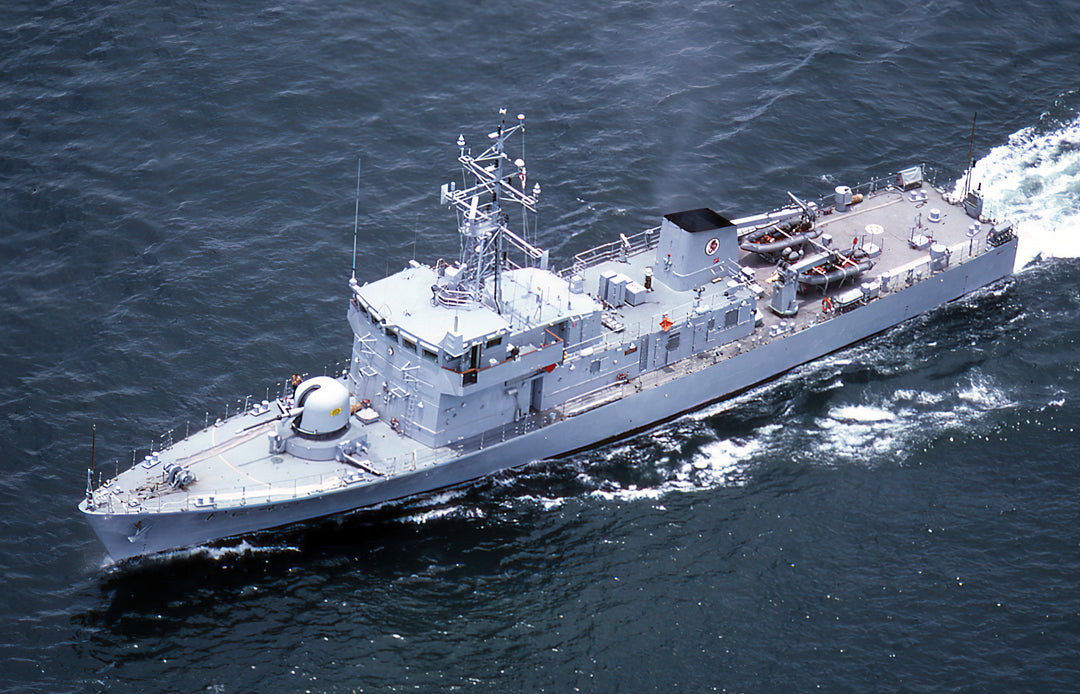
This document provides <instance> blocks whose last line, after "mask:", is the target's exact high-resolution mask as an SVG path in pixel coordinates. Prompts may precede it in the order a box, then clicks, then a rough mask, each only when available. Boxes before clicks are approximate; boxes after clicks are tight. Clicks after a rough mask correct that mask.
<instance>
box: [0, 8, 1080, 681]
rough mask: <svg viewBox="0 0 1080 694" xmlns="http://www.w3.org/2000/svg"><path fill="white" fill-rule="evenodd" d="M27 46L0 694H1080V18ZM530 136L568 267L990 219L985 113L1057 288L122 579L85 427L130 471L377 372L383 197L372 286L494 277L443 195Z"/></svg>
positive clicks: (27, 30) (246, 23)
mask: <svg viewBox="0 0 1080 694" xmlns="http://www.w3.org/2000/svg"><path fill="white" fill-rule="evenodd" d="M151 5H152V6H151ZM0 16H2V18H3V20H2V22H0V77H2V78H0V115H2V117H3V125H2V126H0V444H2V448H0V570H2V576H3V590H2V591H0V624H2V625H3V627H4V628H3V629H2V630H0V690H2V691H5V692H8V691H11V692H31V691H32V692H69V691H70V692H83V691H91V692H97V691H118V692H127V691H162V692H195V691H214V692H268V691H274V692H278V691H280V692H301V691H311V692H353V691H422V692H429V691H497V692H503V691H530V692H531V691H547V692H569V691H585V692H615V691H619V692H643V691H668V690H681V691H692V692H698V691H729V692H795V691H800V692H801V691H817V690H821V691H830V692H848V691H912V692H938V691H979V692H984V691H1009V692H1014V691H1031V692H1050V691H1061V692H1065V691H1077V690H1080V658H1078V653H1080V579H1078V576H1080V524H1078V521H1080V497H1078V494H1077V488H1078V483H1080V471H1078V460H1080V438H1078V435H1077V428H1080V351H1078V340H1080V261H1078V260H1076V259H1075V258H1076V257H1077V256H1080V91H1078V90H1080V69H1078V67H1077V65H1078V62H1077V56H1078V55H1080V7H1078V6H1077V4H1076V3H1074V2H1071V1H1068V0H1060V1H1057V2H1040V3H1037V4H1036V3H1016V2H1007V1H1005V0H983V1H979V2H967V1H964V2H962V1H960V0H945V1H934V2H931V1H929V0H925V1H916V2H908V3H896V2H885V1H883V0H866V1H864V2H861V3H847V2H823V3H802V2H794V1H793V0H776V1H774V2H768V3H766V2H721V3H711V2H689V3H676V2H663V1H662V2H621V3H613V2H579V3H573V4H570V3H563V4H554V5H548V4H544V3H535V2H512V3H494V2H488V1H481V2H472V3H461V4H455V3H429V2H415V1H412V0H406V1H403V2H396V3H392V4H391V3H385V4H380V3H334V2H331V3H325V2H322V3H313V2H295V3H288V4H284V5H280V6H274V7H268V6H264V5H261V4H256V3H247V2H234V3H202V2H184V3H177V2H168V3H135V2H94V3H85V2H71V1H69V0H57V1H55V2H9V3H6V4H5V7H4V11H3V13H2V15H0ZM500 106H507V107H509V108H510V110H511V113H516V112H518V111H521V112H524V113H526V114H527V115H528V117H529V121H528V122H529V134H528V147H529V157H528V158H529V175H530V179H534V180H537V181H539V182H540V183H541V185H542V186H543V190H544V193H543V200H542V208H541V213H540V224H541V231H540V239H539V240H540V242H541V244H542V245H544V246H546V247H548V248H550V249H551V250H552V253H553V256H555V257H556V258H557V260H558V262H557V264H558V265H560V266H561V265H564V264H566V263H567V262H568V261H569V259H570V257H571V256H572V255H573V254H574V253H576V252H578V251H580V250H583V249H585V248H587V247H589V246H592V245H595V244H597V243H600V242H604V241H607V240H610V238H612V237H613V236H615V235H616V234H617V233H618V232H620V231H625V232H632V231H637V230H639V229H641V228H644V227H646V226H650V225H652V224H655V222H656V220H657V218H658V216H659V215H660V214H662V213H664V212H669V211H671V210H673V209H683V208H685V207H689V206H700V205H709V206H711V207H713V208H715V209H718V210H720V211H723V212H726V213H729V214H733V215H739V214H747V213H752V212H756V211H758V210H759V209H761V208H767V207H771V206H773V205H776V204H780V203H782V202H783V201H784V200H785V199H786V196H785V195H784V191H786V190H792V191H795V192H797V193H801V194H803V195H808V196H811V195H817V194H820V193H823V192H825V191H827V190H829V189H831V187H832V186H834V185H836V184H838V183H847V184H853V183H855V182H857V181H860V180H866V179H867V178H869V177H870V176H871V175H873V174H877V173H881V172H883V171H888V170H896V169H898V168H901V167H903V166H906V165H909V164H911V163H913V162H919V161H923V162H926V163H928V164H932V165H934V166H937V167H938V168H940V169H942V170H943V171H945V172H946V175H947V176H950V177H951V178H952V179H955V178H957V177H959V175H960V173H961V172H962V170H963V169H964V166H965V160H966V156H967V147H968V136H969V134H970V127H971V119H972V115H973V113H974V112H976V111H977V112H978V129H977V131H976V136H975V146H974V149H975V155H976V157H977V158H979V159H980V162H979V164H978V166H977V167H976V171H975V173H976V176H977V178H978V179H979V180H982V181H984V186H985V187H986V189H987V190H988V191H989V200H988V204H989V206H990V207H991V208H992V212H994V213H996V214H998V215H1001V216H1012V217H1014V218H1015V219H1018V220H1019V221H1020V223H1021V227H1020V230H1021V234H1022V236H1023V244H1024V245H1023V246H1022V249H1021V253H1022V255H1023V260H1024V261H1025V262H1026V261H1027V260H1029V259H1032V258H1038V259H1039V260H1038V261H1037V262H1035V263H1034V264H1033V265H1031V266H1028V267H1027V268H1026V269H1024V270H1023V271H1022V272H1020V273H1018V274H1017V275H1016V276H1015V278H1014V279H1012V280H1011V281H1009V282H1008V283H1006V284H1004V285H1003V286H1000V287H996V288H993V289H991V290H987V291H984V292H981V293H979V294H977V295H975V296H972V297H969V298H967V299H965V300H962V301H960V302H956V303H954V304H951V305H949V306H946V307H943V308H942V309H940V310H938V311H936V312H934V313H932V314H930V315H928V316H924V317H921V318H919V319H916V320H913V321H910V322H908V323H906V324H904V325H903V326H901V327H899V328H898V329H896V330H894V331H891V332H889V333H887V334H885V335H882V336H879V337H876V338H874V339H872V340H870V341H868V342H865V343H863V344H861V345H859V346H857V347H855V348H852V349H849V350H847V351H844V352H842V353H839V354H836V355H833V356H831V357H829V358H827V359H825V360H822V361H821V362H818V363H816V364H812V365H808V366H805V367H803V368H800V369H798V370H797V371H795V372H794V373H791V374H788V375H786V376H784V377H783V378H781V379H779V380H778V381H776V382H774V383H772V384H770V385H768V386H766V387H763V388H760V389H757V390H754V391H752V392H750V393H747V394H744V395H742V396H740V397H739V398H738V399H736V400H734V401H731V402H727V403H724V404H722V405H719V406H714V407H712V408H710V409H708V410H705V411H703V412H699V413H696V414H694V415H692V416H688V417H684V418H682V419H680V420H677V421H675V422H673V423H670V424H668V425H665V426H663V427H661V428H660V429H658V430H657V431H655V432H651V433H648V434H644V435H641V436H637V437H634V438H632V439H630V440H627V441H623V442H620V443H616V444H613V445H610V446H606V447H602V448H599V449H597V450H594V451H590V452H588V453H584V454H581V455H577V456H574V457H572V458H570V459H568V460H563V461H557V462H551V463H544V464H538V465H534V466H531V467H528V468H527V469H525V470H523V471H519V472H517V473H514V474H506V475H503V476H499V477H497V478H493V479H488V480H483V481H480V482H477V483H475V484H473V485H471V486H469V487H467V488H465V489H461V490H455V491H449V492H441V493H438V494H433V495H430V496H428V497H424V498H420V499H415V500H412V501H410V502H408V503H403V504H397V505H392V506H388V507H385V508H382V509H380V510H377V511H374V512H371V513H366V514H360V515H355V516H351V517H347V518H344V519H338V520H333V521H326V522H321V523H315V524H312V525H309V526H304V527H301V528H297V529H294V530H292V531H289V532H283V533H274V534H267V535H263V536H257V537H254V538H249V539H247V540H245V541H243V542H241V543H236V544H235V545H233V546H230V547H226V548H223V549H205V550H196V551H192V552H187V553H182V554H180V555H179V556H173V557H171V558H168V559H158V560H152V561H146V562H142V563H140V564H136V565H135V566H125V567H116V566H113V565H111V564H109V563H108V562H107V560H106V558H105V556H104V552H103V549H102V547H101V546H100V545H99V543H98V542H97V540H96V539H95V538H94V537H93V535H92V533H91V531H90V529H89V527H88V526H87V525H85V524H84V523H83V522H82V521H81V519H80V518H79V514H78V512H77V511H76V508H75V505H76V504H77V502H78V501H79V500H80V498H81V495H82V492H83V488H84V485H85V477H84V474H85V473H84V470H85V469H86V467H87V463H88V461H89V457H90V430H91V426H92V425H94V424H96V425H97V445H96V452H97V460H98V465H99V467H104V468H106V469H108V467H109V462H111V461H112V460H114V459H119V460H120V461H121V462H123V461H124V460H126V458H127V456H129V455H131V450H132V449H133V448H139V449H146V448H147V447H149V446H150V445H151V443H155V444H156V443H157V441H158V439H157V438H156V437H157V436H158V435H160V434H161V433H162V432H164V431H166V430H168V429H172V428H174V427H179V428H180V429H179V430H180V431H182V429H183V427H184V423H185V422H186V421H191V422H193V423H199V424H200V425H201V423H202V421H203V419H204V417H206V416H207V414H206V413H210V414H209V416H211V417H215V416H219V415H220V414H223V413H224V410H225V407H226V406H231V407H233V408H235V403H236V399H237V398H243V397H244V396H246V395H248V394H255V395H260V396H261V395H262V394H263V392H264V389H265V388H267V387H269V386H271V385H272V384H273V383H275V382H278V381H280V380H281V379H282V378H283V377H285V376H287V375H288V374H291V373H293V372H294V371H316V370H318V369H319V368H321V367H322V366H323V365H326V364H330V365H333V364H334V363H335V362H337V361H341V360H343V359H344V358H345V357H347V356H348V349H349V346H350V335H349V330H348V326H347V324H346V322H345V319H344V314H345V308H346V301H347V298H346V297H347V290H346V284H345V282H346V280H347V278H348V274H349V265H350V261H351V259H350V252H351V242H352V239H351V236H352V224H353V209H354V187H355V178H354V177H355V174H356V161H357V157H360V159H361V161H362V173H361V202H360V216H359V220H360V229H361V231H360V234H361V236H360V247H359V257H358V275H360V278H361V279H362V280H369V279H374V278H378V277H380V276H382V275H383V274H385V273H386V272H387V271H388V270H396V269H398V268H400V267H402V266H403V265H404V264H405V263H406V261H407V260H408V259H409V258H411V257H413V253H414V248H415V253H416V254H417V256H418V257H421V258H423V259H426V260H431V259H434V258H436V257H439V256H448V255H454V254H455V253H456V248H457V239H456V236H455V230H454V224H453V220H452V217H451V216H450V215H449V214H448V213H447V212H446V211H445V210H442V209H440V208H439V207H438V205H437V201H438V198H437V194H438V186H439V184H440V183H442V182H443V181H445V180H450V178H451V177H452V176H453V175H454V174H455V161H454V157H455V156H456V153H457V152H456V147H455V146H454V141H455V140H456V139H457V136H458V134H459V133H464V134H465V135H466V137H467V138H471V139H473V140H476V139H477V138H479V137H482V135H483V133H486V132H487V131H488V130H489V129H491V127H492V126H493V123H494V119H495V114H496V111H497V109H498V108H499V107H500ZM1052 256H1056V257H1052ZM140 455H141V454H140ZM103 461H104V462H103Z"/></svg>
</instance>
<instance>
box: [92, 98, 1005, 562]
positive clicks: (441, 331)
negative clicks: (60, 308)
mask: <svg viewBox="0 0 1080 694" xmlns="http://www.w3.org/2000/svg"><path fill="white" fill-rule="evenodd" d="M500 115H501V116H502V118H501V122H500V123H499V124H498V126H497V128H496V129H495V130H494V131H493V132H492V133H490V134H489V135H488V136H487V140H488V141H487V142H486V143H485V146H484V147H483V149H482V151H481V152H480V153H479V154H476V155H474V154H473V153H472V148H471V147H469V146H468V144H467V143H466V141H465V139H464V137H460V138H459V139H458V141H457V148H458V161H459V163H460V164H461V167H462V173H463V178H462V181H461V185H460V187H459V186H458V185H457V183H456V182H455V183H448V184H445V185H443V186H442V189H441V191H440V201H441V203H442V204H443V205H445V206H447V207H449V208H451V209H453V210H454V212H455V215H456V218H457V223H458V232H459V236H460V239H461V251H460V255H459V257H458V258H456V259H454V260H452V261H449V262H447V261H443V260H438V261H436V262H434V263H431V264H424V263H420V262H417V261H410V263H409V265H408V266H407V267H406V268H404V269H403V270H401V271H400V272H397V273H395V274H392V275H390V276H388V277H385V278H382V279H378V280H374V281H369V282H362V281H361V279H360V278H357V277H355V276H354V277H352V278H351V279H350V280H349V293H350V298H349V307H348V320H349V324H350V326H351V327H352V331H353V333H354V339H353V347H352V354H351V358H350V360H349V368H348V369H347V370H345V371H343V372H342V373H340V374H335V375H334V376H321V377H316V378H312V379H307V380H303V381H300V382H297V383H296V384H294V386H293V387H291V388H289V389H287V390H286V392H283V393H281V394H280V396H279V397H277V398H276V399H274V400H272V401H271V400H270V399H269V398H268V399H267V400H264V401H263V402H261V403H256V404H255V405H253V406H250V405H248V404H245V406H244V407H243V408H242V411H240V412H238V413H237V414H235V415H233V416H232V417H228V418H226V419H224V420H219V421H218V422H216V423H215V424H214V425H211V426H208V427H207V428H206V429H204V430H203V431H200V432H197V433H195V434H192V435H191V436H188V437H186V438H185V439H183V440H181V441H179V442H177V443H175V444H173V445H170V446H168V447H167V448H165V449H164V450H160V451H151V452H150V453H149V454H148V455H147V456H145V458H144V459H143V460H142V461H141V462H136V463H135V464H133V466H132V468H131V469H130V470H127V471H124V472H122V473H120V474H119V475H117V476H116V477H115V478H113V479H112V480H109V481H108V482H106V483H104V484H102V485H99V486H96V487H95V486H94V484H93V480H92V478H91V480H90V484H88V488H87V497H86V499H85V500H84V501H83V503H82V504H81V505H80V508H81V510H82V511H83V512H84V514H85V515H86V517H87V518H88V519H89V521H90V523H91V525H92V526H93V527H94V529H95V531H96V532H97V534H98V536H99V537H100V538H101V539H102V541H103V542H104V544H105V546H106V548H107V549H108V551H109V554H110V555H111V556H113V557H114V558H118V559H119V558H126V557H130V556H135V555H140V554H146V553H152V552H158V551H163V550H168V549H173V548H178V547H186V546H191V545H195V544H199V543H204V542H212V541H215V540H220V539H223V538H228V537H232V536H236V535H240V534H243V533H248V532H253V531H258V530H263V529H267V528H272V527H277V526H281V525H286V524H289V523H294V522H297V521H302V520H306V519H310V518H316V517H320V516H325V515H330V514H335V513H341V512H346V511H351V510H354V509H360V508H364V507H365V506H370V505H373V504H377V503H381V502H384V501H387V500H390V499H396V498H401V497H404V496H408V495H411V494H417V493H421V492H425V491H429V490H432V489H438V488H441V487H446V486H450V485H454V484H460V483H461V482H465V481H468V480H471V479H475V478H477V477H480V476H483V475H486V474H490V473H492V472H495V471H498V470H501V469H505V468H507V467H514V466H517V465H522V464H526V463H528V462H531V461H535V460H540V459H544V458H549V457H554V456H558V455H561V454H565V453H567V452H569V451H573V450H578V449H582V448H585V447H588V446H590V445H594V444H595V443H597V442H599V441H602V440H606V439H610V438H615V437H618V436H622V435H625V434H626V433H628V432H631V431H635V430H640V429H642V428H645V427H648V426H650V425H652V424H654V423H656V422H658V421H662V420H665V419H667V418H670V417H673V416H675V415H677V414H679V413H682V412H685V411H688V410H691V409H694V408H696V407H699V406H701V405H702V404H704V403H707V402H710V401H714V400H717V399H720V398H723V397H725V396H728V395H730V394H732V393H735V392H738V391H740V390H743V389H745V388H748V387H751V386H753V385H755V384H757V383H760V382H762V381H766V380H769V379H771V378H773V377H775V376H776V375H778V374H780V373H783V372H784V371H786V370H788V369H791V368H792V367H794V366H797V365H799V364H802V363H805V362H807V361H810V360H813V359H816V358H818V357H820V356H822V355H824V354H827V353H829V352H831V351H834V350H836V349H839V348H841V347H844V346H845V345H848V344H851V343H853V342H856V341H858V340H861V339H863V338H865V337H867V336H869V335H872V334H875V333H877V332H880V331H882V330H885V329H887V328H889V327H890V326H893V325H896V324H897V323H900V322H902V321H903V320H905V319H906V318H909V317H912V316H915V315H918V314H920V313H923V312H925V311H927V310H930V309H932V308H934V307H936V306H939V305H941V304H943V303H945V302H948V301H951V300H953V299H955V298H957V297H959V296H962V295H964V294H966V293H968V292H971V291H973V290H975V289H977V288H979V287H982V286H985V285H987V284H990V283H992V282H995V281H997V280H999V279H1001V278H1002V277H1005V276H1007V275H1009V274H1010V273H1011V271H1012V267H1013V262H1014V259H1015V254H1016V238H1015V234H1014V232H1013V229H1012V226H1011V225H1010V224H1008V223H1001V224H999V223H996V222H994V221H993V220H990V219H988V218H986V217H984V216H982V209H981V198H980V197H979V195H978V193H977V192H970V191H969V192H967V193H966V194H965V195H964V196H963V197H962V199H953V198H952V197H950V196H949V195H947V194H946V193H945V192H943V191H942V190H939V189H938V188H936V187H935V186H933V185H931V184H930V182H929V181H927V180H925V178H924V176H925V170H924V168H923V167H921V166H916V167H911V168H908V169H905V170H904V171H901V172H900V173H898V174H892V175H889V176H886V177H883V178H880V179H875V180H873V181H871V182H869V183H867V184H864V185H861V186H856V187H854V188H848V187H846V186H840V187H837V188H836V190H835V191H833V193H832V194H831V195H830V196H829V197H827V198H822V199H820V200H816V201H804V200H802V199H800V198H798V197H796V196H794V195H792V194H790V193H788V196H787V197H788V204H786V205H785V206H783V207H780V208H778V209H776V210H773V211H771V212H767V213H764V214H759V215H754V216H749V217H743V218H735V219H728V218H726V217H724V216H723V215H721V214H719V213H717V212H715V211H713V210H712V209H709V208H700V209H693V210H685V211H680V212H674V213H671V214H667V215H665V216H664V217H663V218H662V219H661V220H660V224H659V225H658V226H656V227H654V228H650V229H646V230H644V231H638V232H636V233H630V232H628V233H624V234H619V238H618V239H617V240H614V241H612V242H611V243H608V244H605V245H602V246H599V247H597V248H594V249H591V250H588V251H585V252H583V253H580V254H578V255H577V256H575V258H574V260H573V263H572V264H571V265H570V266H569V267H567V268H565V269H563V270H561V271H554V270H552V269H551V268H549V267H548V264H549V256H548V253H547V251H545V250H543V249H542V248H539V247H538V246H537V245H535V238H536V230H535V221H534V217H533V215H535V212H536V206H537V204H538V200H539V196H540V187H539V185H536V184H533V185H532V187H531V188H530V187H529V180H528V176H527V170H526V166H525V160H524V147H523V145H522V147H521V150H520V153H519V152H517V151H514V152H511V151H510V150H511V149H512V147H511V143H512V142H516V141H518V140H521V141H523V136H524V132H525V118H524V116H521V115H519V116H518V117H517V122H516V123H511V124H510V125H508V124H507V123H506V113H505V110H503V111H502V112H501V114H500Z"/></svg>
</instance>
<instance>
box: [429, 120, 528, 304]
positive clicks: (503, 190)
mask: <svg viewBox="0 0 1080 694" xmlns="http://www.w3.org/2000/svg"><path fill="white" fill-rule="evenodd" d="M499 115H500V116H501V117H502V118H501V122H500V123H499V126H498V128H496V130H495V131H494V132H492V133H489V134H488V139H489V140H490V141H491V144H490V146H489V147H488V148H487V149H485V150H484V151H483V152H482V153H481V154H479V155H477V156H475V157H474V156H473V155H472V152H471V150H470V148H468V147H466V144H465V137H464V135H462V136H460V137H458V141H457V146H458V150H459V156H458V161H459V162H461V168H462V172H463V174H464V181H465V183H464V185H465V187H464V188H462V189H460V190H459V189H458V188H457V185H456V184H455V183H447V184H445V185H443V187H442V191H441V193H442V194H441V196H440V200H441V203H442V204H444V205H447V206H452V207H454V208H455V210H456V211H457V215H458V232H459V233H460V234H461V257H460V260H459V265H458V267H457V268H455V269H453V271H452V272H447V273H446V274H445V275H444V276H443V277H440V281H439V283H438V284H437V285H436V286H435V287H434V300H435V301H436V302H437V303H441V304H443V305H444V306H453V307H472V306H478V305H488V306H491V308H494V309H495V310H496V311H498V312H500V313H501V312H502V287H501V275H502V272H503V270H504V269H507V268H513V267H521V265H519V264H518V263H516V262H514V261H513V260H511V259H510V258H509V255H508V252H507V251H508V246H509V247H512V248H515V249H517V250H518V251H521V253H523V254H524V261H523V263H524V264H525V265H533V264H536V265H539V266H541V267H545V268H546V266H547V258H548V255H547V251H544V250H543V249H540V248H537V247H535V246H533V245H532V244H530V243H528V242H527V241H526V240H525V239H524V235H525V231H524V230H522V235H521V236H519V235H518V234H516V233H515V232H514V231H513V230H511V229H510V226H509V222H510V215H508V214H507V213H506V212H505V211H504V210H503V207H504V205H505V204H507V203H513V204H517V205H520V206H521V208H522V215H523V220H522V221H523V222H525V221H526V219H525V215H526V213H527V212H532V213H533V214H536V201H537V197H538V196H539V194H540V186H539V185H535V186H534V187H533V193H532V195H528V194H526V193H525V180H526V174H525V160H524V159H523V158H519V159H516V160H514V161H513V162H511V161H510V157H509V155H508V154H507V153H506V142H507V140H508V139H509V138H510V137H511V136H514V135H517V136H519V137H524V133H525V115H524V114H520V113H519V114H518V117H517V119H518V123H517V125H513V126H511V127H507V125H506V109H505V108H501V109H499ZM522 149H523V154H524V147H523V148H522ZM470 178H471V179H472V181H473V183H472V184H471V185H469V184H468V181H469V180H470ZM489 278H490V280H491V283H492V284H491V291H490V294H489V293H488V290H487V282H488V280H489Z"/></svg>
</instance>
